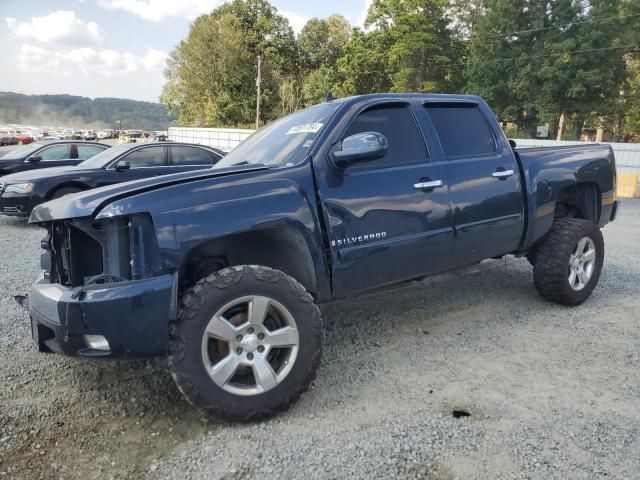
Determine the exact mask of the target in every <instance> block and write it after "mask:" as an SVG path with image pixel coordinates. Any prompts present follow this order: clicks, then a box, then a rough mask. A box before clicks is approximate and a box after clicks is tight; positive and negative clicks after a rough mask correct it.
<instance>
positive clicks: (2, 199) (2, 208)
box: [0, 193, 32, 217]
mask: <svg viewBox="0 0 640 480" xmlns="http://www.w3.org/2000/svg"><path fill="white" fill-rule="evenodd" d="M31 210H32V205H31V194H17V193H15V194H14V193H3V194H2V195H0V215H9V216H13V217H28V216H29V213H31Z"/></svg>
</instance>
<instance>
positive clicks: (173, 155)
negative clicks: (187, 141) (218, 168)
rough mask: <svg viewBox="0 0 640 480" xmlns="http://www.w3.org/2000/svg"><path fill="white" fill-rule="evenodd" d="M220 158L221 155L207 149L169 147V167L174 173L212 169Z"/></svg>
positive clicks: (179, 146) (183, 146) (184, 146)
mask: <svg viewBox="0 0 640 480" xmlns="http://www.w3.org/2000/svg"><path fill="white" fill-rule="evenodd" d="M220 158H222V156H221V155H218V154H217V153H214V152H211V151H209V150H207V149H206V148H200V147H193V146H187V145H171V146H170V147H169V166H170V167H171V171H172V172H173V173H178V172H186V171H189V170H201V169H203V168H211V167H213V165H214V164H215V163H216V162H217V161H218V160H220Z"/></svg>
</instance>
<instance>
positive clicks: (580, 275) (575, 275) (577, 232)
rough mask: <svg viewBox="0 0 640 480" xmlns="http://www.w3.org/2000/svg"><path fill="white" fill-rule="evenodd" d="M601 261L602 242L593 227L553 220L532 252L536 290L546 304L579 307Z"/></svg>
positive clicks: (584, 222)
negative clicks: (547, 232) (549, 302)
mask: <svg viewBox="0 0 640 480" xmlns="http://www.w3.org/2000/svg"><path fill="white" fill-rule="evenodd" d="M603 261H604V240H603V238H602V232H601V231H600V229H599V228H598V226H597V225H596V224H594V223H593V222H590V221H588V220H581V219H577V218H560V219H557V220H556V221H555V223H554V224H553V226H552V227H551V230H550V232H549V234H548V235H547V238H546V239H545V240H544V242H543V243H542V244H541V245H540V246H539V247H538V249H537V250H536V259H535V266H534V269H533V278H534V281H535V285H536V289H537V290H538V293H540V295H541V296H542V297H543V298H545V299H546V300H549V301H552V302H556V303H560V304H563V305H579V304H581V303H582V302H584V301H585V300H586V299H587V298H589V296H590V295H591V292H593V289H594V288H595V287H596V285H597V284H598V280H599V278H600V272H601V271H602V263H603Z"/></svg>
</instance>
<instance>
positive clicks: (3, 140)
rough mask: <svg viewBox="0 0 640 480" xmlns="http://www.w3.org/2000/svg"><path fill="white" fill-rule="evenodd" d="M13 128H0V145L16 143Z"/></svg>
mask: <svg viewBox="0 0 640 480" xmlns="http://www.w3.org/2000/svg"><path fill="white" fill-rule="evenodd" d="M16 135H17V134H16V132H15V130H9V129H6V128H2V129H0V147H1V146H3V145H15V144H16V143H18V139H17V138H16Z"/></svg>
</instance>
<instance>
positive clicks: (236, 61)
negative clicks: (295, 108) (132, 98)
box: [161, 0, 299, 126]
mask: <svg viewBox="0 0 640 480" xmlns="http://www.w3.org/2000/svg"><path fill="white" fill-rule="evenodd" d="M258 56H261V57H262V59H263V63H262V65H263V69H262V80H263V81H262V95H261V104H262V109H261V111H262V118H263V119H264V120H271V119H274V118H277V117H278V116H280V115H282V114H283V113H286V112H287V111H290V110H291V105H289V104H287V105H286V106H285V107H283V100H284V98H285V97H282V94H283V91H282V89H281V85H280V82H281V80H282V78H284V77H287V76H289V77H291V76H295V75H297V74H298V69H299V62H298V49H297V45H296V42H295V37H294V35H293V31H292V30H291V27H290V26H289V23H288V21H287V19H286V18H285V17H283V16H281V15H279V14H278V13H277V11H276V9H275V8H274V7H273V6H272V5H270V4H269V3H268V2H267V1H266V0H234V1H232V2H229V3H225V4H224V5H222V6H221V7H219V8H217V9H215V10H214V11H213V12H212V13H211V14H209V15H202V16H200V17H198V18H197V19H196V20H195V21H194V22H193V24H192V26H191V29H190V31H189V35H188V37H187V38H186V39H185V40H184V41H182V42H180V44H179V45H178V46H177V47H176V49H175V50H173V52H171V54H170V56H169V59H168V62H167V69H166V71H165V76H166V78H167V83H166V85H165V87H164V89H163V93H162V96H161V101H162V103H164V104H166V105H167V106H168V107H169V108H170V110H171V111H174V112H177V114H178V121H179V123H180V124H181V125H198V126H248V125H251V124H252V123H253V121H254V118H255V113H254V112H255V103H256V89H255V79H256V64H257V58H258ZM294 105H295V103H294Z"/></svg>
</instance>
